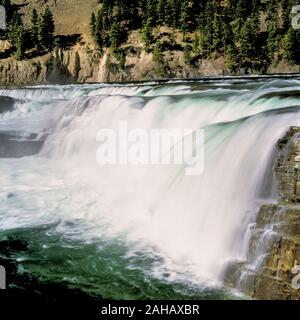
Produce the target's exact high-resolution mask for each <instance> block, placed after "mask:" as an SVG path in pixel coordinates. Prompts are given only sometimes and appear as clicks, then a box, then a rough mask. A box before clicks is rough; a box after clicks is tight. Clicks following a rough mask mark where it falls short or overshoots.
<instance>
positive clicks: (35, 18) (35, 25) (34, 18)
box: [31, 9, 39, 47]
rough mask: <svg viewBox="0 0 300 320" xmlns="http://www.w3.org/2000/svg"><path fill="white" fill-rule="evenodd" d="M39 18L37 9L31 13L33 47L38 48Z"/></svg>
mask: <svg viewBox="0 0 300 320" xmlns="http://www.w3.org/2000/svg"><path fill="white" fill-rule="evenodd" d="M38 33H39V16H38V14H37V11H36V10H35V9H33V10H32V13H31V41H32V45H33V47H37V46H38Z"/></svg>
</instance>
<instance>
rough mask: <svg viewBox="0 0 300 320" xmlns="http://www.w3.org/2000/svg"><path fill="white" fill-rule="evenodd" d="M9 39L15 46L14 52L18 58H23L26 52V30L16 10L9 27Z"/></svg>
mask: <svg viewBox="0 0 300 320" xmlns="http://www.w3.org/2000/svg"><path fill="white" fill-rule="evenodd" d="M9 40H10V42H11V44H12V45H13V47H14V48H15V50H14V53H15V57H16V59H17V60H21V59H23V58H24V54H25V30H24V26H23V22H22V20H21V16H20V15H19V13H18V12H14V14H13V17H12V21H11V25H10V28H9Z"/></svg>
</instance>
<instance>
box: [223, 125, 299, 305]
mask: <svg viewBox="0 0 300 320" xmlns="http://www.w3.org/2000/svg"><path fill="white" fill-rule="evenodd" d="M277 149H278V158H277V161H276V164H275V168H274V169H275V175H276V180H277V189H278V203H275V204H265V205H263V206H262V207H261V209H260V211H259V212H258V214H257V218H256V223H255V224H254V225H253V227H252V230H251V239H250V242H249V249H248V261H247V262H233V263H231V264H230V265H229V266H228V269H227V271H226V277H225V283H226V284H227V285H228V286H231V287H234V288H237V289H239V290H241V291H243V292H244V293H246V294H248V295H249V296H251V297H253V298H257V299H280V300H288V299H295V300H300V289H297V287H298V282H299V281H298V280H297V278H296V276H297V274H299V271H300V267H299V265H300V128H296V127H293V128H291V129H290V130H289V132H288V133H287V134H286V135H285V137H284V138H282V139H281V140H280V141H279V142H278V146H277Z"/></svg>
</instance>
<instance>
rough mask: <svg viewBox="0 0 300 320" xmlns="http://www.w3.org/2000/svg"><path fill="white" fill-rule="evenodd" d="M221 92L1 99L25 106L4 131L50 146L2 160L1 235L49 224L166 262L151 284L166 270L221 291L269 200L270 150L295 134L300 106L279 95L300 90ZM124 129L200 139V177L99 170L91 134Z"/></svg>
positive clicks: (167, 170)
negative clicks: (195, 133) (118, 242)
mask: <svg viewBox="0 0 300 320" xmlns="http://www.w3.org/2000/svg"><path fill="white" fill-rule="evenodd" d="M228 83H230V87H229V86H225V88H223V89H222V88H220V86H219V87H217V86H216V85H215V83H211V84H206V85H205V86H204V87H202V85H199V84H198V83H185V84H182V83H173V84H170V83H168V84H165V85H158V84H153V85H150V84H146V85H145V86H143V85H138V86H136V85H129V86H121V85H118V86H116V85H111V86H110V85H90V86H89V85H84V86H63V87H56V86H49V87H47V86H43V87H39V88H27V89H26V88H25V89H14V90H5V92H4V91H1V94H3V95H4V94H5V95H6V96H11V97H14V98H18V99H24V101H23V102H21V103H17V104H16V109H15V110H14V111H13V112H11V113H10V114H8V113H7V114H4V115H0V131H1V130H6V131H8V130H14V131H16V130H23V131H24V130H25V131H26V130H27V131H31V132H47V134H48V138H47V140H46V141H45V143H44V146H43V149H42V151H41V153H40V154H39V155H35V156H33V157H28V158H24V159H18V160H17V159H6V160H1V162H0V173H1V175H0V183H1V190H0V227H1V228H2V229H11V228H20V227H29V226H36V225H45V224H53V225H55V227H54V229H55V232H57V233H58V234H63V235H64V236H66V237H70V238H75V239H80V240H82V241H85V242H89V243H91V242H93V241H96V239H99V238H102V239H112V238H118V237H122V239H123V238H124V239H125V240H124V241H125V242H127V243H128V255H134V254H135V252H137V251H139V250H145V252H148V251H149V252H155V253H156V254H158V255H160V256H161V257H162V259H163V261H164V263H163V264H161V263H160V264H159V265H156V266H155V267H153V270H152V271H153V274H155V275H156V276H157V277H159V276H160V275H161V274H162V273H163V272H164V271H163V270H165V269H168V270H172V272H173V273H171V274H172V277H173V278H176V276H178V277H183V276H184V275H185V276H186V277H188V278H191V277H195V279H197V281H199V280H200V281H201V282H207V281H208V282H209V283H216V282H218V281H222V272H223V269H224V266H225V265H226V262H227V261H228V260H231V259H235V258H239V259H243V258H245V257H244V255H245V252H246V247H247V246H246V243H247V240H248V238H247V230H248V229H249V228H248V227H249V224H250V223H251V222H253V219H254V217H255V214H256V212H257V208H258V207H259V205H260V203H261V202H262V201H265V200H266V198H270V197H271V198H272V196H274V190H273V189H272V190H271V188H270V186H272V184H273V183H272V182H273V175H272V174H271V173H270V170H269V167H270V164H271V163H272V160H273V158H274V150H275V145H276V142H277V140H278V139H279V138H280V137H281V136H282V135H283V134H284V133H285V132H286V130H288V129H289V127H290V126H292V125H300V109H299V108H298V106H299V101H300V97H299V96H297V95H295V96H293V95H289V96H286V95H284V96H281V95H280V94H281V93H282V92H284V93H286V92H289V91H290V90H293V91H295V90H298V88H299V85H300V82H299V81H298V80H279V79H277V80H275V81H269V80H260V81H256V82H249V83H247V82H245V81H243V82H241V83H238V81H235V82H232V81H231V82H230V81H228ZM225 84H226V82H225ZM207 86H208V88H207ZM201 87H202V88H201ZM270 93H272V96H269V95H268V94H270ZM119 121H127V123H128V128H129V129H135V128H142V129H145V130H150V129H153V128H155V129H157V128H158V129H174V128H179V129H193V130H195V129H198V128H202V129H204V130H205V171H204V173H203V175H201V176H186V175H185V171H184V166H175V165H170V166H151V165H148V166H138V167H137V166H130V165H128V166H124V165H119V166H108V165H107V166H100V165H99V164H97V162H96V151H97V148H98V147H99V144H98V143H97V142H96V134H97V131H98V130H100V129H104V128H105V129H106V128H109V129H115V130H116V129H117V128H118V124H119ZM267 173H269V174H267ZM266 186H269V187H266ZM266 188H269V189H270V190H263V189H266ZM147 250H148V251H147Z"/></svg>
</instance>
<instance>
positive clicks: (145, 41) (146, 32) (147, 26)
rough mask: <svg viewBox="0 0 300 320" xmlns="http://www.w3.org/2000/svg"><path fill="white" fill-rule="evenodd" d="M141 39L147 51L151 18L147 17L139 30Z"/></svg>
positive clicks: (150, 36)
mask: <svg viewBox="0 0 300 320" xmlns="http://www.w3.org/2000/svg"><path fill="white" fill-rule="evenodd" d="M141 39H142V42H143V44H144V46H145V51H146V52H149V50H150V44H151V41H152V28H151V20H150V19H148V20H147V21H146V23H145V24H144V26H143V28H142V30H141Z"/></svg>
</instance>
